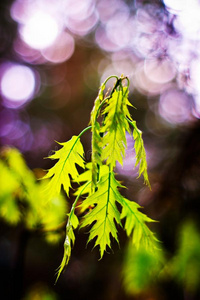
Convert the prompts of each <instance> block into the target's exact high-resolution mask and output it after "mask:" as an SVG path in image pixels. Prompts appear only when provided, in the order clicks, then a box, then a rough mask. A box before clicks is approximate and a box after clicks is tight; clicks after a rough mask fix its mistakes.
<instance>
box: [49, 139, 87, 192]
mask: <svg viewBox="0 0 200 300" xmlns="http://www.w3.org/2000/svg"><path fill="white" fill-rule="evenodd" d="M58 144H60V145H62V146H63V147H62V148H61V149H59V150H57V151H55V153H54V154H53V155H51V156H49V157H48V158H50V159H52V160H54V159H58V162H57V163H56V164H55V165H54V166H53V167H52V168H51V169H49V170H48V172H47V174H46V175H45V176H44V177H43V179H45V178H51V180H50V182H49V185H48V188H47V191H48V195H49V196H50V195H51V196H52V195H56V194H59V193H60V190H61V186H62V185H63V187H64V190H65V192H66V194H67V195H68V196H69V188H70V187H71V179H70V176H71V177H72V179H74V180H76V181H77V180H78V176H79V173H78V171H77V168H76V164H77V165H79V166H80V167H82V168H85V165H84V160H83V154H84V150H83V146H82V144H81V141H80V139H79V137H77V136H73V137H72V138H71V140H69V141H68V142H66V143H58Z"/></svg>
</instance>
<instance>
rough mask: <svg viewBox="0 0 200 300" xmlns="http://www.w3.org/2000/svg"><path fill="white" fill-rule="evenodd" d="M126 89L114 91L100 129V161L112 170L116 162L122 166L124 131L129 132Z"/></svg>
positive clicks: (104, 112) (125, 143)
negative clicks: (104, 162)
mask: <svg viewBox="0 0 200 300" xmlns="http://www.w3.org/2000/svg"><path fill="white" fill-rule="evenodd" d="M127 105H128V102H127V90H126V88H121V89H119V90H118V89H116V90H114V92H113V93H112V95H111V96H110V97H109V98H108V100H107V106H106V107H105V109H104V111H103V115H104V116H105V119H104V122H103V126H102V129H101V133H102V135H103V137H102V143H101V145H102V155H101V159H102V161H106V164H107V165H109V166H110V167H111V168H112V169H113V168H114V167H115V165H116V161H118V162H119V163H120V164H121V165H122V164H123V158H124V156H125V149H126V147H127V142H126V131H129V124H128V121H127V119H126V117H129V116H130V115H129V112H128V109H127Z"/></svg>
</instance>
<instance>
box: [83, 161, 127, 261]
mask: <svg viewBox="0 0 200 300" xmlns="http://www.w3.org/2000/svg"><path fill="white" fill-rule="evenodd" d="M118 186H119V183H118V182H117V181H116V179H115V177H114V173H113V172H111V171H110V170H109V168H108V167H107V166H103V167H102V170H101V177H100V180H99V182H98V184H97V190H96V191H95V192H94V193H93V194H92V195H90V196H89V197H88V198H87V199H86V200H84V201H83V203H82V204H81V209H82V211H85V210H86V209H87V208H88V207H94V208H93V209H92V210H90V211H89V213H87V214H86V215H85V216H84V219H83V222H82V224H81V227H85V226H89V225H93V226H92V228H91V230H90V234H89V238H88V242H90V241H91V240H92V239H94V238H96V241H95V245H94V247H95V246H97V245H99V247H100V258H102V256H103V254H104V252H105V251H106V247H107V246H108V247H109V248H111V240H110V239H111V236H112V237H113V238H114V239H115V240H116V241H117V242H118V236H117V228H116V224H115V222H116V223H117V224H120V225H121V221H120V213H119V211H118V208H117V206H116V201H119V198H120V197H121V195H120V193H119V192H118V189H117V187H118ZM93 223H94V224H93Z"/></svg>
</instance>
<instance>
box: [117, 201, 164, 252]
mask: <svg viewBox="0 0 200 300" xmlns="http://www.w3.org/2000/svg"><path fill="white" fill-rule="evenodd" d="M120 204H121V205H122V212H121V219H123V218H126V221H125V226H124V229H125V230H126V233H127V235H128V236H131V235H132V242H133V244H134V245H135V246H136V248H139V247H141V248H142V247H143V248H145V249H148V250H153V249H154V248H156V242H157V241H158V240H157V239H156V237H155V236H154V234H153V232H152V231H151V230H150V229H149V228H148V226H147V225H146V222H155V221H154V220H152V219H151V218H149V217H147V216H146V215H145V214H143V213H142V212H140V211H139V210H138V209H139V208H141V207H140V205H139V204H137V203H136V202H133V201H130V200H128V199H125V198H122V197H121V203H120Z"/></svg>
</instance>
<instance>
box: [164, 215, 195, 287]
mask: <svg viewBox="0 0 200 300" xmlns="http://www.w3.org/2000/svg"><path fill="white" fill-rule="evenodd" d="M177 248H178V249H177V251H176V253H175V255H174V257H173V258H172V259H171V261H170V262H169V263H168V265H167V271H168V273H169V274H170V276H171V277H173V278H174V279H175V280H176V281H177V282H178V283H179V284H182V285H183V286H184V288H185V290H186V291H187V292H191V293H193V292H195V291H197V290H198V289H199V287H200V234H199V229H198V227H197V225H196V224H195V223H194V222H193V221H192V220H187V221H185V222H184V224H183V225H182V226H181V228H180V230H179V232H178V247H177Z"/></svg>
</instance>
